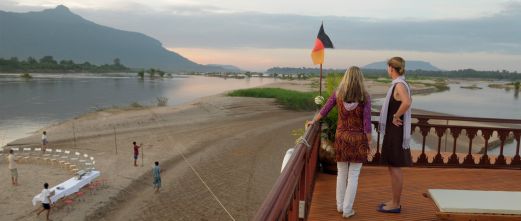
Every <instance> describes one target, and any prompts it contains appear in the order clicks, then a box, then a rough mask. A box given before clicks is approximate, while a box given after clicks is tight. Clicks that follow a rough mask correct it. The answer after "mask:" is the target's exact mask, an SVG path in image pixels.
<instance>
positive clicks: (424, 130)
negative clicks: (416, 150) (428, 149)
mask: <svg viewBox="0 0 521 221" xmlns="http://www.w3.org/2000/svg"><path fill="white" fill-rule="evenodd" d="M430 130H431V127H430V126H423V125H422V126H420V132H421V134H422V136H423V142H422V153H421V154H420V156H419V157H418V161H417V162H416V163H417V164H422V165H427V164H428V163H429V160H428V159H427V155H426V154H425V140H426V137H427V135H428V134H429V131H430Z"/></svg>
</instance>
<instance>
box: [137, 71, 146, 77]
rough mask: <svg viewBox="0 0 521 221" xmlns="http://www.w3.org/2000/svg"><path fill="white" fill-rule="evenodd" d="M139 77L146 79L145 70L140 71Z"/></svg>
mask: <svg viewBox="0 0 521 221" xmlns="http://www.w3.org/2000/svg"><path fill="white" fill-rule="evenodd" d="M137 76H138V77H139V78H145V71H143V70H141V71H139V72H138V73H137Z"/></svg>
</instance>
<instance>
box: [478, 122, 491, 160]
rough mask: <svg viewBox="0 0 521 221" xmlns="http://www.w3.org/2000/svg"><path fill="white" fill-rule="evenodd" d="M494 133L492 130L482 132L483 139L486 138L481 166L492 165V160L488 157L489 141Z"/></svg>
mask: <svg viewBox="0 0 521 221" xmlns="http://www.w3.org/2000/svg"><path fill="white" fill-rule="evenodd" d="M492 132H494V131H493V130H491V129H482V130H481V135H483V138H485V153H484V154H483V156H481V159H480V160H479V164H480V165H490V158H489V157H488V140H489V139H490V136H492Z"/></svg>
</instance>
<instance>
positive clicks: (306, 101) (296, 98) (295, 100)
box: [228, 88, 317, 111]
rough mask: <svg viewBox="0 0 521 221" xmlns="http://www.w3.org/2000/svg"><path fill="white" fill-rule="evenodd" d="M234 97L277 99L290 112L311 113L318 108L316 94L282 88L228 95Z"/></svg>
mask: <svg viewBox="0 0 521 221" xmlns="http://www.w3.org/2000/svg"><path fill="white" fill-rule="evenodd" d="M228 96H232V97H257V98H275V100H276V101H277V103H279V104H281V105H283V106H284V107H286V108H288V109H290V110H298V111H311V110H315V109H316V108H317V106H316V104H315V103H314V97H315V96H316V93H313V92H299V91H291V90H286V89H281V88H251V89H242V90H236V91H232V92H230V93H228Z"/></svg>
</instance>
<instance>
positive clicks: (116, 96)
mask: <svg viewBox="0 0 521 221" xmlns="http://www.w3.org/2000/svg"><path fill="white" fill-rule="evenodd" d="M18 76H19V75H18V74H0V101H1V103H2V105H0V116H1V118H0V146H2V145H4V144H6V143H7V142H9V141H12V140H14V139H17V138H21V137H24V136H27V135H28V134H29V133H32V132H34V131H35V130H38V129H40V128H42V127H45V126H47V125H49V124H52V123H56V122H59V121H62V120H65V119H69V118H72V117H74V116H77V115H80V114H83V113H86V112H89V111H93V110H95V109H96V108H100V107H111V106H128V105H129V104H130V103H132V102H139V103H140V104H144V105H154V104H155V102H156V98H157V97H167V98H168V105H178V104H181V103H186V102H190V101H192V100H194V99H196V98H200V97H204V96H208V95H212V94H217V93H221V92H224V91H228V90H234V89H239V88H248V87H255V86H259V85H263V84H267V83H271V82H273V81H275V80H274V79H271V78H266V79H263V78H251V79H223V78H215V77H200V76H194V77H186V76H175V77H174V78H165V79H153V80H151V79H148V78H145V79H140V78H136V77H135V76H136V74H103V75H100V74H33V77H34V78H33V79H31V80H24V79H21V78H19V77H18Z"/></svg>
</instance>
